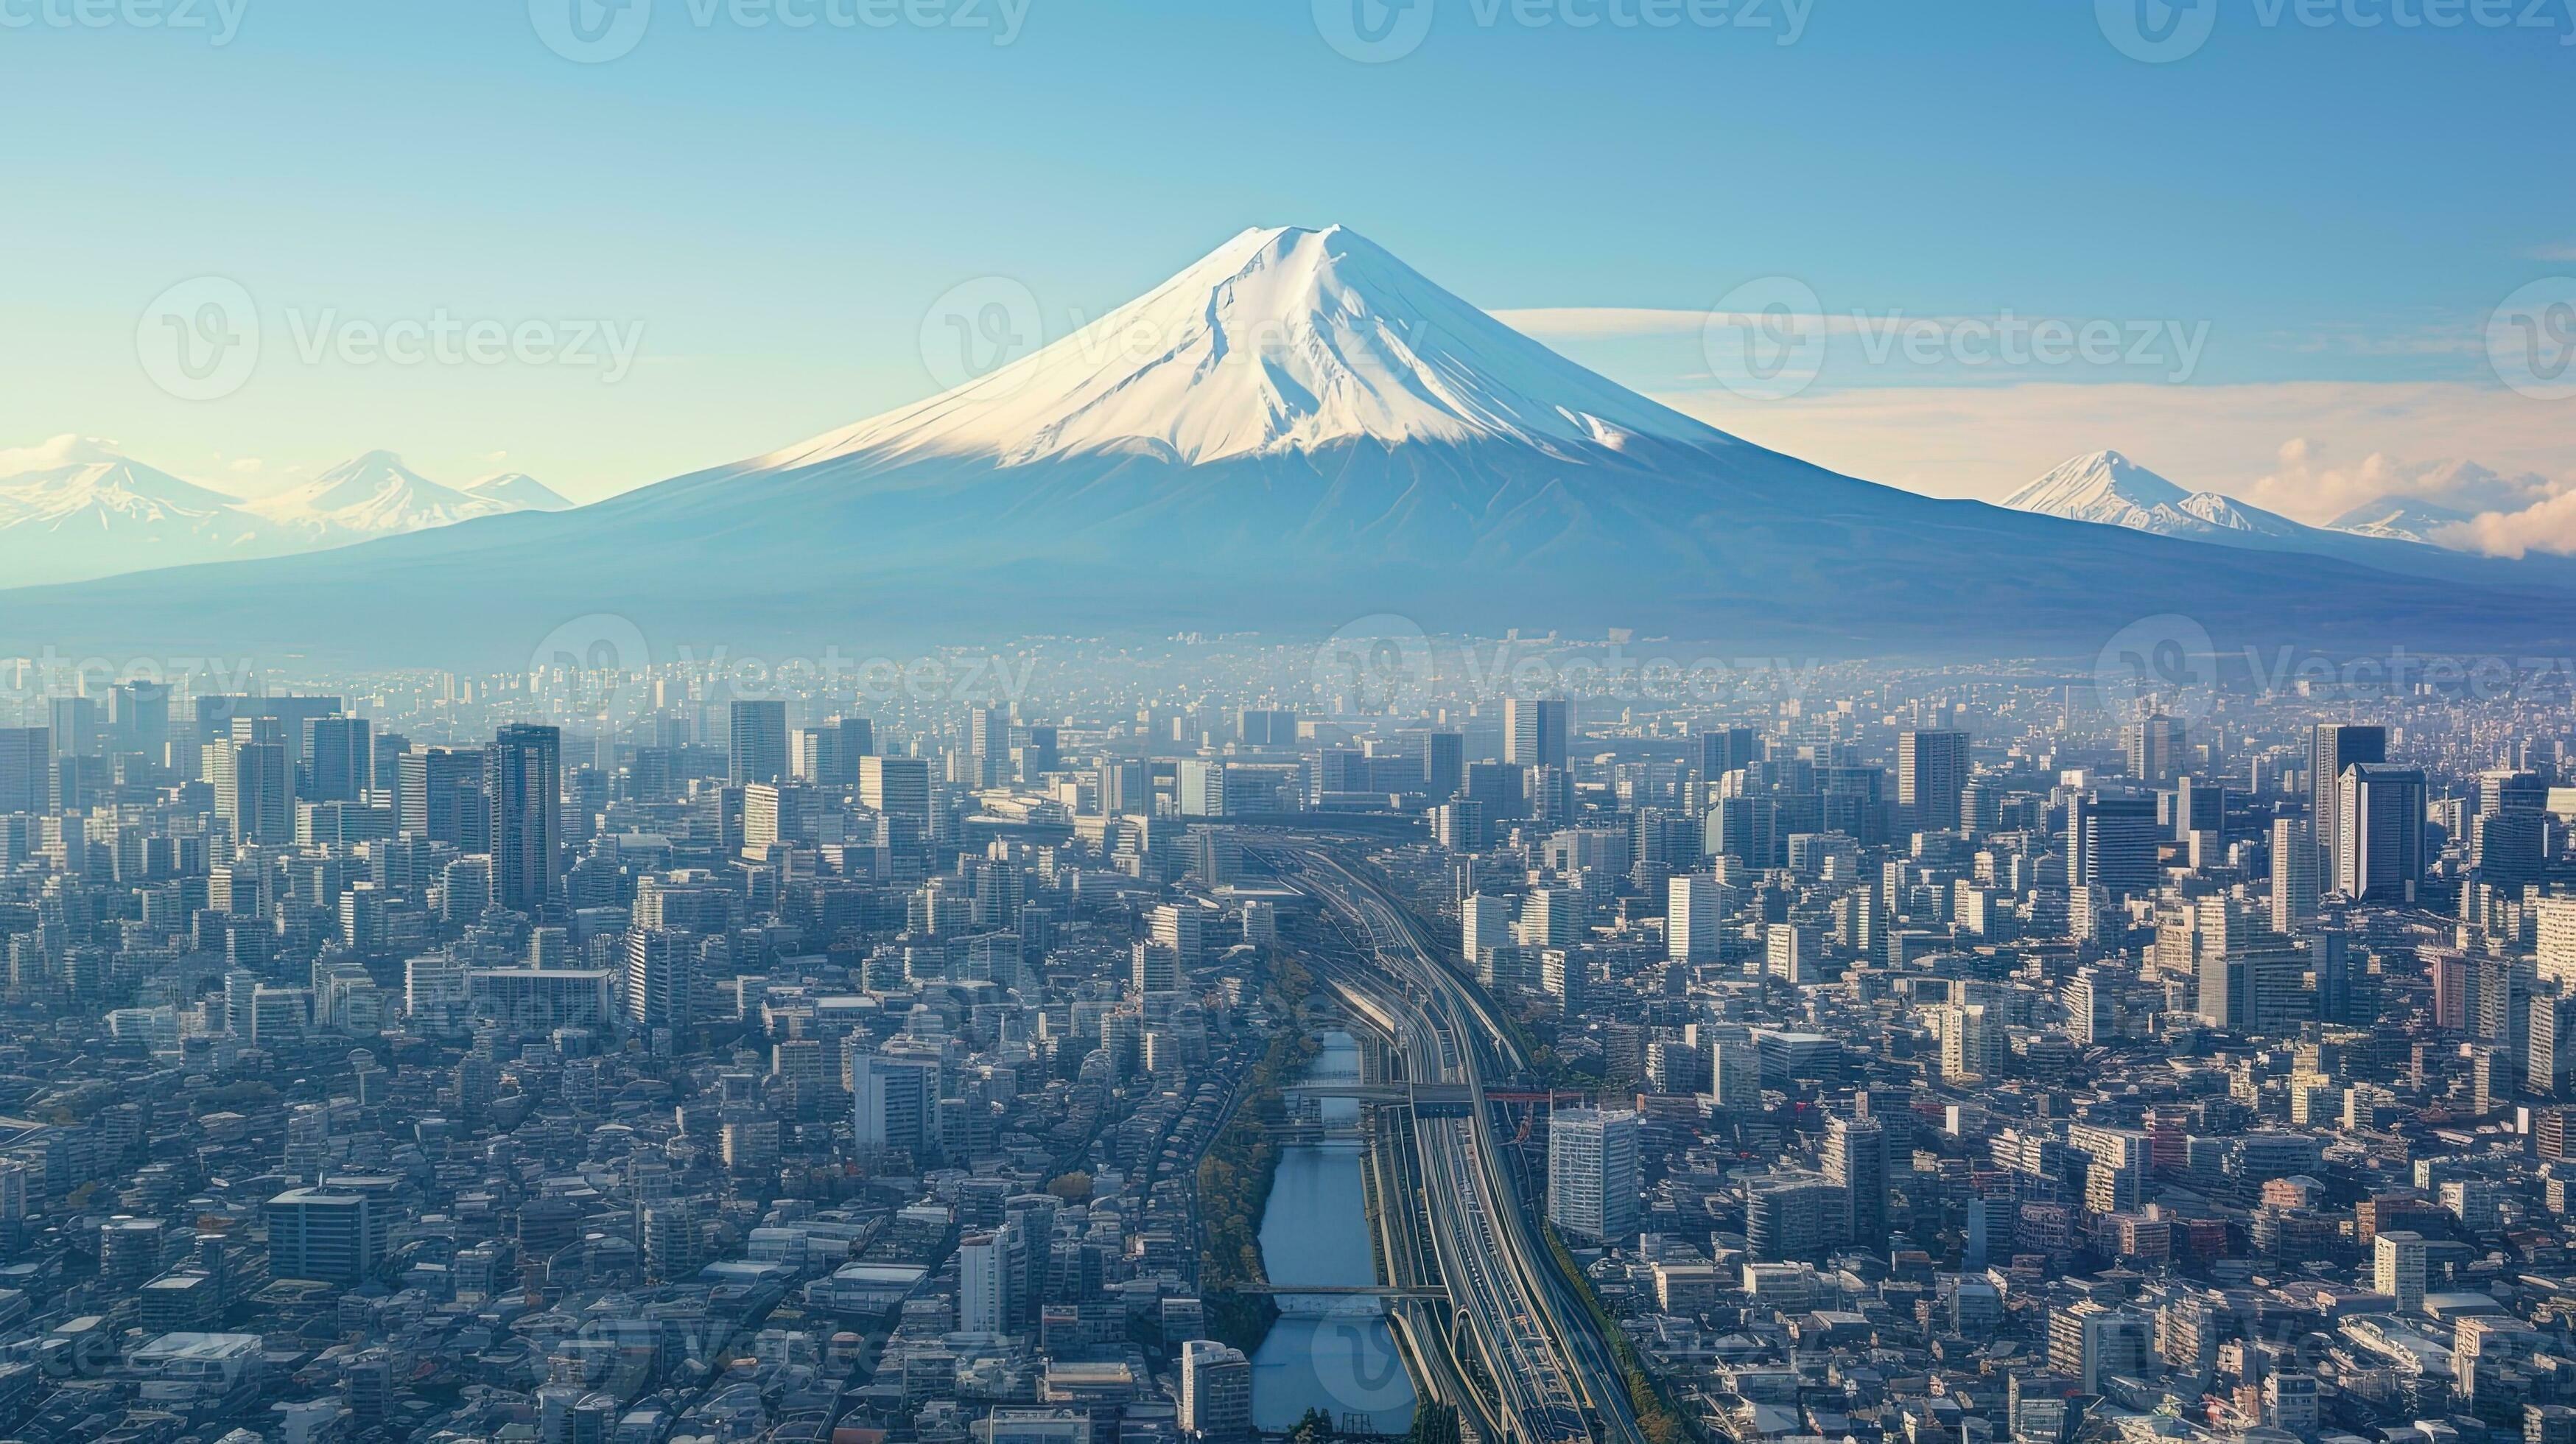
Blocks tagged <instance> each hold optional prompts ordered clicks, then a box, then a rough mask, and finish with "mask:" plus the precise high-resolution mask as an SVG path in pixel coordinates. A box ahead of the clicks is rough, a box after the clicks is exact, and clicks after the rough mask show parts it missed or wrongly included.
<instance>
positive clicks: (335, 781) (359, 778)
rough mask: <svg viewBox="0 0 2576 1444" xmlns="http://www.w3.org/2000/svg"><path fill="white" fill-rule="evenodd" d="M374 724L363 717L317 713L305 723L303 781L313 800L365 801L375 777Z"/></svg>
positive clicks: (306, 795)
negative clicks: (321, 715)
mask: <svg viewBox="0 0 2576 1444" xmlns="http://www.w3.org/2000/svg"><path fill="white" fill-rule="evenodd" d="M373 733H374V728H373V726H372V725H371V724H370V723H369V722H368V721H367V719H366V718H364V717H315V718H313V719H311V720H310V721H308V722H306V723H305V724H304V775H303V777H302V779H301V782H302V783H303V785H301V786H299V787H298V788H297V789H296V792H297V794H298V795H299V796H301V797H303V798H305V799H307V800H309V801H313V802H360V801H364V800H365V798H366V795H367V790H368V788H369V787H370V786H371V785H372V784H373V783H374V780H375V751H376V749H375V742H374V740H373Z"/></svg>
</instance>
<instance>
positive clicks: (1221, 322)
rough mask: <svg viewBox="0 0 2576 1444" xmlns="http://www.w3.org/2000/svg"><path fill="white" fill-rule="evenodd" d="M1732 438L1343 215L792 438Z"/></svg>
mask: <svg viewBox="0 0 2576 1444" xmlns="http://www.w3.org/2000/svg"><path fill="white" fill-rule="evenodd" d="M1638 434H1644V435H1652V436H1657V437H1661V438H1663V439H1666V440H1670V441H1679V442H1682V443H1684V444H1691V445H1703V446H1713V445H1727V444H1731V443H1732V442H1733V438H1731V437H1728V436H1727V435H1726V434H1725V433H1723V432H1720V431H1717V430H1715V429H1714V428H1711V427H1709V426H1706V425H1704V424H1703V423H1700V422H1697V421H1693V420H1691V419H1690V418H1688V417H1685V416H1683V415H1681V414H1680V413H1679V412H1675V411H1671V410H1669V409H1667V408H1665V407H1662V406H1660V405H1657V404H1656V403H1654V402H1651V401H1648V400H1646V399H1645V398H1643V397H1641V396H1638V395H1637V394H1636V393H1634V392H1631V391H1629V390H1627V389H1626V388H1624V387H1621V386H1619V385H1617V384H1615V383H1613V382H1611V381H1609V380H1607V379H1606V378H1604V377H1601V376H1598V375H1595V374H1594V373H1592V372H1590V371H1587V370H1585V369H1583V368H1582V367H1580V366H1577V365H1575V364H1574V363H1572V362H1570V361H1567V360H1565V359H1564V358H1562V357H1560V356H1558V355H1556V354H1555V353H1554V352H1552V351H1549V350H1547V349H1546V348H1545V347H1542V346H1540V345H1539V344H1538V343H1537V342H1535V341H1532V340H1530V339H1528V338H1527V337H1525V336H1522V335H1521V334H1520V333H1518V332H1516V331H1513V330H1512V329H1510V328H1509V327H1507V326H1505V325H1503V324H1502V323H1501V322H1499V321H1497V320H1495V319H1494V318H1493V317H1491V316H1489V315H1487V314H1486V313H1485V312H1483V311H1481V310H1479V309H1477V308H1476V307H1474V306H1471V305H1469V304H1468V303H1466V302H1465V301H1462V300H1460V299H1459V298H1458V297H1456V296H1454V295H1451V294H1450V293H1449V292H1447V291H1445V290H1443V289H1441V288H1440V287H1439V286H1438V285H1436V284H1434V283H1433V282H1432V281H1430V280H1429V279H1427V278H1425V277H1424V276H1422V275H1421V274H1420V273H1419V272H1417V271H1415V270H1413V268H1411V267H1410V266H1407V265H1405V264H1404V263H1403V262H1402V261H1400V260H1397V259H1396V258H1395V257H1394V256H1392V255H1390V254H1388V253H1387V252H1386V251H1384V250H1383V249H1381V248H1379V247H1378V246H1377V245H1376V244H1375V243H1373V242H1371V241H1369V240H1368V239H1366V238H1365V237H1363V236H1361V235H1359V234H1358V233H1357V232H1355V231H1352V230H1349V229H1348V228H1346V227H1342V226H1332V227H1328V228H1325V229H1323V230H1308V229H1303V228H1298V227H1280V228H1274V229H1267V230H1263V229H1254V230H1247V231H1245V232H1243V233H1242V234H1240V235H1237V236H1235V237H1234V238H1233V239H1232V240H1229V241H1227V242H1226V243H1225V244H1224V245H1222V246H1219V247H1218V248H1217V249H1215V250H1214V251H1212V252H1210V253H1209V254H1208V255H1207V256H1206V257H1204V258H1203V259H1201V260H1200V261H1198V262H1197V263H1195V264H1193V265H1191V266H1189V267H1188V268H1186V269H1184V270H1183V271H1181V272H1180V273H1179V274H1178V275H1176V276H1174V277H1172V278H1171V279H1170V280H1168V281H1166V282H1164V283H1163V284H1162V285H1160V286H1158V287H1156V288H1155V289H1153V290H1152V291H1149V292H1147V293H1146V294H1145V295H1144V296H1142V297H1140V298H1138V299H1137V300H1135V301H1132V302H1130V303H1128V304H1127V305H1125V306H1121V307H1119V308H1118V309H1116V310H1114V311H1112V312H1110V313H1109V314H1107V315H1105V316H1103V317H1101V318H1100V319H1099V320H1097V321H1094V322H1092V323H1091V324H1089V325H1087V326H1084V327H1082V328H1080V329H1079V330H1077V331H1075V332H1074V333H1072V334H1071V335H1068V336H1065V337H1062V338H1059V339H1058V340H1056V341H1054V342H1053V343H1051V344H1048V345H1046V346H1044V347H1042V348H1040V349H1039V350H1037V351H1035V352H1033V353H1031V354H1029V355H1027V356H1023V357H1020V358H1019V359H1017V360H1015V361H1012V362H1010V363H1008V364H1006V365H1003V366H1000V367H998V368H996V369H995V370H994V371H992V372H991V373H990V374H988V375H985V376H983V377H981V378H979V379H976V380H973V381H969V382H967V383H966V384H964V385H962V386H959V387H956V388H954V389H952V390H949V391H946V392H943V393H941V394H940V395H937V396H933V397H931V398H929V399H928V400H925V401H921V402H918V403H915V404H914V405H911V406H907V407H901V408H898V409H896V410H894V411H892V412H888V413H886V414H884V415H882V416H878V417H874V418H871V419H869V420H866V421H862V422H859V423H858V424H856V425H854V426H849V427H845V428H842V429H841V430H838V431H834V432H829V433H826V434H825V435H822V436H819V437H815V438H813V439H811V440H809V441H806V442H803V443H800V444H798V445H796V446H791V447H787V448H784V449H782V450H780V451H777V452H773V453H771V454H769V455H767V456H763V457H760V458H758V459H756V460H755V461H753V462H752V463H750V464H749V465H750V467H751V468H752V469H757V470H783V469H791V468H801V467H807V466H813V465H815V464H817V463H821V462H826V461H834V460H839V459H842V458H844V457H851V456H856V455H860V454H869V455H872V456H877V457H882V458H885V459H910V458H917V457H928V456H956V457H978V458H984V459H988V460H993V461H997V462H999V463H1000V464H1003V465H1006V466H1023V465H1028V464H1030V463H1033V462H1036V461H1039V460H1043V459H1047V458H1053V457H1062V456H1070V455H1078V454H1086V453H1088V454H1114V453H1119V452H1142V453H1147V454H1154V455H1160V456H1163V457H1165V458H1166V459H1168V460H1172V461H1175V462H1180V463H1184V464H1189V465H1201V464H1205V463H1209V462H1213V461H1219V460H1225V459H1229V458H1235V457H1248V456H1265V455H1274V454H1279V453H1283V452H1313V451H1317V450H1321V449H1323V448H1325V447H1328V446H1332V445H1335V444H1339V443H1346V442H1354V441H1375V442H1379V443H1383V444H1386V445H1390V446H1392V445H1398V444H1402V443H1406V442H1413V441H1435V442H1448V443H1464V442H1478V441H1511V442H1518V443H1521V444H1525V445H1530V446H1535V447H1539V448H1541V449H1544V450H1549V451H1555V452H1561V453H1574V452H1589V451H1597V450H1598V449H1601V448H1608V449H1612V450H1616V449H1619V448H1621V447H1623V446H1625V445H1626V444H1628V441H1629V439H1630V438H1631V437H1632V436H1634V435H1638Z"/></svg>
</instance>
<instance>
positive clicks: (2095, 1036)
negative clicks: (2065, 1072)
mask: <svg viewBox="0 0 2576 1444" xmlns="http://www.w3.org/2000/svg"><path fill="white" fill-rule="evenodd" d="M2065 1001H2066V1012H2067V1022H2068V1026H2069V1028H2070V1029H2071V1030H2072V1031H2073V1033H2074V1034H2075V1041H2076V1042H2078V1043H2081V1044H2083V1045H2084V1046H2086V1047H2088V1048H2092V1047H2098V1046H2101V1045H2103V1044H2106V1043H2109V1042H2111V1041H2112V1040H2113V1039H2115V1038H2117V1037H2118V1036H2119V1032H2120V1000H2119V995H2118V993H2117V991H2116V990H2115V989H2114V988H2113V986H2112V983H2111V979H2110V977H2109V976H2108V975H2107V974H2105V973H2103V972H2102V971H2101V970H2100V969H2098V968H2081V969H2078V970H2077V971H2076V974H2075V976H2074V978H2073V979H2071V980H2070V981H2068V983H2067V984H2066V997H2065Z"/></svg>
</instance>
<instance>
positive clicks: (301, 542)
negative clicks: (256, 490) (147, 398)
mask: <svg viewBox="0 0 2576 1444" xmlns="http://www.w3.org/2000/svg"><path fill="white" fill-rule="evenodd" d="M487 482H488V485H487V483H477V484H476V486H475V487H473V488H467V489H464V490H452V489H450V488H448V487H444V486H440V485H439V484H438V483H436V482H433V481H429V480H427V479H425V478H422V477H420V476H419V475H417V474H415V473H413V472H411V471H410V470H408V469H407V468H405V467H403V465H402V463H401V461H400V459H399V458H396V457H394V456H392V455H391V454H389V453H386V452H370V453H368V454H367V455H365V456H362V457H359V458H357V459H356V460H354V461H350V462H346V463H343V464H342V465H340V466H337V467H334V468H332V469H331V470H330V471H329V472H326V473H324V474H323V476H322V477H320V478H318V479H317V480H315V481H313V482H310V483H307V484H306V485H303V486H299V487H296V488H295V489H293V490H291V491H287V492H283V493H280V494H279V495H276V496H272V497H266V498H263V499H261V500H258V501H244V500H243V499H241V498H240V497H237V496H232V495H229V494H227V493H224V492H220V491H217V490H215V489H213V488H212V487H207V486H200V485H198V484H197V483H195V482H191V481H183V480H181V479H179V478H178V477H176V476H173V475H171V474H170V473H168V472H166V471H162V470H160V469H159V468H157V467H153V466H149V465H146V464H145V463H143V462H140V461H137V460H135V459H134V458H132V457H130V456H126V455H124V454H123V453H121V452H119V451H117V450H116V449H115V448H114V446H113V445H112V444H111V443H108V442H105V441H100V440H98V439H96V438H93V437H84V436H57V437H55V438H53V439H52V440H50V441H47V442H45V443H43V444H42V445H39V446H32V447H24V448H19V449H16V450H0V576H6V577H7V578H9V579H10V582H11V584H13V585H20V586H25V585H35V584H41V583H48V582H68V581H79V580H83V579H86V578H91V577H104V576H112V575H115V574H117V573H120V572H132V571H144V570H150V569H156V568H161V567H174V566H184V565H189V564H193V563H197V562H210V561H226V560H237V559H242V558H249V557H263V556H274V555H278V554H280V553H285V552H295V551H306V550H310V549H312V548H315V547H320V546H345V545H347V544H348V543H350V542H352V541H358V540H363V539H364V538H366V537H369V536H379V535H384V534H387V533H389V532H401V531H417V530H420V529H423V528H426V527H433V526H445V525H447V524H449V523H451V522H457V521H464V520H468V519H470V518H473V517H479V516H494V515H499V514H501V513H504V512H512V511H521V510H539V509H542V510H560V509H561V508H562V507H563V506H564V505H565V504H566V503H565V502H564V500H563V499H562V498H561V497H559V496H556V495H555V494H554V493H553V492H551V491H548V490H546V488H545V487H543V486H542V485H540V484H538V483H537V482H536V481H535V480H534V479H533V478H529V477H525V476H518V475H515V474H513V475H511V476H506V477H494V478H488V479H487Z"/></svg>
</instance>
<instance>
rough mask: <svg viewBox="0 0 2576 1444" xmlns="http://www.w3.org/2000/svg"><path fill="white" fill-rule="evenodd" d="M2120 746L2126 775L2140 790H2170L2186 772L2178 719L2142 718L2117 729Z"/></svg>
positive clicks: (2161, 717)
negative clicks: (2126, 769) (2137, 784)
mask: <svg viewBox="0 0 2576 1444" xmlns="http://www.w3.org/2000/svg"><path fill="white" fill-rule="evenodd" d="M2120 743H2121V746H2122V749H2123V750H2124V751H2126V752H2127V753H2128V758H2129V775H2130V776H2131V777H2134V778H2136V779H2138V781H2139V782H2140V783H2141V784H2142V785H2144V786H2148V787H2171V786H2172V785H2173V783H2174V779H2175V778H2177V777H2180V776H2181V775H2182V774H2183V773H2184V772H2185V771H2186V770H2188V768H2187V764H2185V762H2184V761H2183V727H2182V722H2181V720H2180V719H2178V718H2174V717H2168V716H2166V715H2164V714H2163V713H2161V712H2159V713H2156V714H2155V715H2154V716H2152V717H2142V718H2140V719H2138V720H2137V721H2135V722H2132V723H2130V724H2129V725H2127V726H2126V727H2123V728H2121V729H2120Z"/></svg>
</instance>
